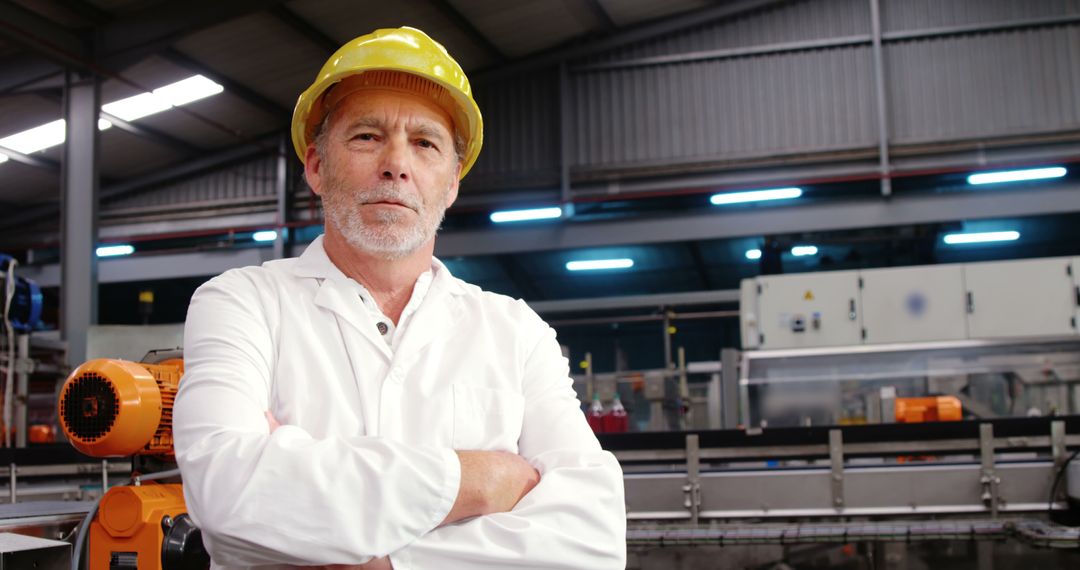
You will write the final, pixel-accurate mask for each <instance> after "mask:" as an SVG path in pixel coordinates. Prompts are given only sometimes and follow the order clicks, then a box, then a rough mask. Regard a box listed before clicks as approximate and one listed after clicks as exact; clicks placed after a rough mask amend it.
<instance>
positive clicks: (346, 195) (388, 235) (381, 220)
mask: <svg viewBox="0 0 1080 570" xmlns="http://www.w3.org/2000/svg"><path fill="white" fill-rule="evenodd" d="M447 191H449V188H448V189H447ZM322 199H323V211H324V212H325V214H326V219H327V221H329V222H330V223H331V224H333V225H334V228H335V229H336V230H337V231H338V232H339V233H340V234H341V235H342V237H344V238H345V241H346V242H347V243H348V244H349V245H351V246H353V247H355V248H357V249H359V250H361V251H365V252H368V253H371V254H373V255H376V256H378V257H381V258H383V259H386V260H388V261H394V260H398V259H401V258H404V257H406V256H408V255H409V254H411V253H412V252H414V251H416V250H417V249H419V248H420V247H421V246H423V245H424V244H426V243H427V242H429V241H431V239H432V238H434V237H435V234H436V233H437V232H438V231H439V226H440V225H442V221H443V218H444V217H445V215H446V208H445V207H442V204H445V203H446V193H444V194H443V195H442V196H439V197H437V201H436V202H435V203H433V204H429V205H425V204H424V203H423V202H422V201H421V200H420V199H419V198H417V197H413V196H408V195H405V194H404V193H402V192H400V190H399V189H398V186H397V185H396V184H395V183H393V182H384V183H380V184H379V185H378V186H376V187H375V188H372V189H370V190H367V191H350V190H349V189H348V188H346V186H345V184H344V183H342V182H341V181H338V180H328V181H327V187H326V191H325V192H323V197H322ZM386 200H393V201H397V202H400V203H402V204H404V205H405V206H407V207H408V208H410V209H412V210H414V211H416V212H417V213H418V214H419V215H418V216H417V219H416V220H415V221H413V222H412V223H408V222H407V221H406V220H407V217H408V216H409V214H408V213H406V212H398V211H394V210H385V211H380V212H379V213H378V216H377V218H376V220H375V221H374V223H365V222H364V219H363V218H362V217H361V215H360V208H361V206H362V205H364V204H368V203H372V202H380V201H386ZM403 223H407V224H408V225H405V226H404V227H402V224H403Z"/></svg>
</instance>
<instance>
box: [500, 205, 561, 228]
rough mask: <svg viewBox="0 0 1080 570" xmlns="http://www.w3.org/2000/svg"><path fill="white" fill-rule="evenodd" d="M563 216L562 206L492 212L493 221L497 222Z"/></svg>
mask: <svg viewBox="0 0 1080 570" xmlns="http://www.w3.org/2000/svg"><path fill="white" fill-rule="evenodd" d="M561 216H562V208H560V207H558V206H551V207H548V208H531V209H528V210H499V211H497V212H492V213H491V216H490V218H491V221H492V222H495V223H496V224H502V223H505V222H527V221H531V220H550V219H553V218H559V217H561Z"/></svg>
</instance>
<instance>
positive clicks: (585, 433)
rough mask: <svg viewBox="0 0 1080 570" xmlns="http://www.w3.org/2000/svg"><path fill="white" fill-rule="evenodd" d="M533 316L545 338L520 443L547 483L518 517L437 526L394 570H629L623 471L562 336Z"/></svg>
mask: <svg viewBox="0 0 1080 570" xmlns="http://www.w3.org/2000/svg"><path fill="white" fill-rule="evenodd" d="M528 313H529V315H530V316H531V317H532V319H534V320H535V324H536V326H534V327H531V328H532V329H533V330H537V331H539V334H538V335H534V336H533V338H534V339H536V338H537V336H538V337H539V339H538V340H537V341H536V342H535V344H534V347H533V349H532V350H531V351H530V352H529V354H528V357H527V360H526V361H525V363H524V385H523V392H524V395H525V418H524V423H523V425H522V432H521V438H520V441H519V442H518V446H519V453H520V454H521V455H522V456H523V457H525V458H526V459H527V460H529V462H530V463H531V464H532V465H533V466H534V467H536V468H537V470H538V471H539V472H540V483H539V484H538V485H537V486H536V487H535V488H534V489H533V490H532V491H530V492H529V494H528V495H526V496H525V497H524V498H522V500H521V502H519V503H518V504H517V505H516V506H515V507H514V509H513V510H512V511H510V512H507V513H496V514H492V515H487V516H482V517H477V518H474V519H471V520H468V521H465V522H461V523H457V524H453V525H448V526H445V527H441V528H438V529H436V530H434V531H432V532H431V533H429V534H427V535H425V536H423V537H422V538H420V539H418V540H417V541H415V542H413V543H412V544H410V545H409V546H407V547H405V548H403V549H401V550H398V551H396V552H394V553H392V554H391V555H390V560H391V562H392V563H393V565H394V568H395V570H428V569H436V568H438V569H449V568H462V569H464V568H478V569H482V568H493V569H494V568H537V569H539V568H545V569H555V568H598V569H599V568H620V569H621V568H625V567H626V504H625V501H624V498H623V478H622V469H621V468H620V467H619V463H618V461H617V460H616V459H615V457H614V456H613V455H612V454H611V453H609V452H606V451H604V450H603V449H601V447H600V444H599V442H597V440H596V436H594V435H593V433H592V431H591V430H590V429H589V426H588V423H587V422H586V420H585V416H584V414H582V413H581V408H580V403H579V402H578V399H577V395H576V393H575V392H574V390H573V386H572V381H571V379H570V377H569V372H570V371H569V367H568V365H567V360H566V359H565V358H563V356H562V353H561V351H560V349H559V345H558V343H557V342H556V341H555V331H554V330H552V329H551V328H550V327H549V326H547V325H546V324H545V323H543V321H541V320H540V318H539V317H537V316H536V315H535V313H532V311H531V310H528ZM526 328H529V327H526Z"/></svg>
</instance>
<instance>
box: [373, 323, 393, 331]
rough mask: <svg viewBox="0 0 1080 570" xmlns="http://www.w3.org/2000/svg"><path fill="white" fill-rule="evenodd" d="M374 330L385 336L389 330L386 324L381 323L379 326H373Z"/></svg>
mask: <svg viewBox="0 0 1080 570" xmlns="http://www.w3.org/2000/svg"><path fill="white" fill-rule="evenodd" d="M375 328H377V329H379V334H386V331H388V330H390V327H388V326H386V323H384V322H381V321H380V322H379V324H377V325H375Z"/></svg>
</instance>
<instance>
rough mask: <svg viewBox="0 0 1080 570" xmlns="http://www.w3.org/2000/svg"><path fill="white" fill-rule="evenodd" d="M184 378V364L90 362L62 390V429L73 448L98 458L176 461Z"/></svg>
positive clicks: (173, 361) (115, 361)
mask: <svg viewBox="0 0 1080 570" xmlns="http://www.w3.org/2000/svg"><path fill="white" fill-rule="evenodd" d="M183 374H184V362H183V360H180V359H173V360H166V361H163V362H160V363H158V364H143V363H140V362H130V361H127V360H115V359H109V358H99V359H96V360H91V361H88V362H86V363H84V364H83V365H81V366H79V367H78V368H76V369H75V371H74V372H72V373H71V376H69V377H68V379H67V382H65V383H64V387H63V388H62V389H61V390H60V401H59V412H60V413H59V416H60V427H61V428H63V430H64V434H65V435H66V436H67V438H68V440H69V441H71V445H73V446H75V448H76V449H78V450H79V451H81V452H82V453H85V454H87V455H91V456H94V457H123V456H127V455H135V454H147V455H157V456H161V457H166V458H171V457H172V455H173V446H172V444H173V440H172V408H173V401H174V400H175V399H176V389H177V386H178V385H179V384H180V377H181V376H183Z"/></svg>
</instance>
